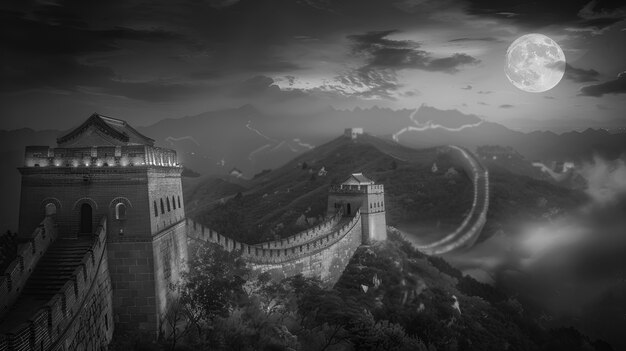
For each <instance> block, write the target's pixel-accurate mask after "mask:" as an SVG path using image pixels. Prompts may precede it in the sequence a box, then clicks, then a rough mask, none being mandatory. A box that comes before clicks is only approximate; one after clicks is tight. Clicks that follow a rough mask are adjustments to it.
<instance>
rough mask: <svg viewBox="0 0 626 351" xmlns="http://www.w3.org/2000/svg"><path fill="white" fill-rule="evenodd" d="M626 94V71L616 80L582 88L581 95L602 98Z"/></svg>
mask: <svg viewBox="0 0 626 351" xmlns="http://www.w3.org/2000/svg"><path fill="white" fill-rule="evenodd" d="M625 93H626V71H624V72H622V73H620V74H618V75H617V78H616V79H613V80H609V81H607V82H604V83H600V84H593V85H587V86H584V87H582V88H580V93H579V95H583V96H595V97H600V96H602V95H604V94H625Z"/></svg>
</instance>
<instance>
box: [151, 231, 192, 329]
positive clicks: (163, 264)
mask: <svg viewBox="0 0 626 351" xmlns="http://www.w3.org/2000/svg"><path fill="white" fill-rule="evenodd" d="M187 256H188V252H187V223H186V222H185V221H181V222H178V223H177V224H176V225H174V226H172V227H170V228H168V229H167V230H165V231H163V232H162V233H160V234H159V235H157V236H155V237H154V239H153V242H152V257H153V260H154V288H153V289H154V291H155V297H156V300H155V308H156V310H155V313H156V315H157V318H159V320H158V321H157V328H158V330H159V331H162V329H163V328H164V326H163V325H162V323H163V320H162V319H163V317H164V315H165V313H166V312H167V309H168V307H169V303H170V301H171V299H172V298H173V297H174V295H175V294H176V292H175V291H173V290H172V289H171V286H172V284H176V283H178V282H180V279H181V275H182V272H183V271H184V270H185V269H186V264H187Z"/></svg>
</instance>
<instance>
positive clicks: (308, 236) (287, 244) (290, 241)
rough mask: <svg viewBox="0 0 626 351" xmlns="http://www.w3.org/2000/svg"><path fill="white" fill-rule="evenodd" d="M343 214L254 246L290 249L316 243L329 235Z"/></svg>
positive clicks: (339, 213)
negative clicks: (281, 237) (296, 232)
mask: <svg viewBox="0 0 626 351" xmlns="http://www.w3.org/2000/svg"><path fill="white" fill-rule="evenodd" d="M342 215H343V214H342V212H341V211H337V213H335V214H334V215H333V216H331V217H330V218H327V219H326V220H325V221H324V222H322V223H320V224H318V225H316V226H314V227H313V228H309V229H307V230H304V231H301V232H300V233H298V234H295V235H292V236H289V237H286V238H284V239H280V240H273V241H266V242H263V243H260V244H256V245H254V246H257V247H260V248H265V249H288V248H292V247H295V246H299V245H302V244H306V243H308V242H311V241H315V240H316V239H317V238H318V237H320V236H324V235H326V234H328V233H329V232H330V231H331V230H332V229H333V228H334V227H335V226H337V224H338V223H339V221H340V220H341V218H342Z"/></svg>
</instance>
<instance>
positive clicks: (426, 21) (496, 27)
mask: <svg viewBox="0 0 626 351" xmlns="http://www.w3.org/2000/svg"><path fill="white" fill-rule="evenodd" d="M0 16H1V23H2V26H3V28H2V31H0V43H1V45H2V50H1V51H2V53H1V54H0V57H2V61H1V66H0V129H15V128H21V127H31V128H35V129H47V128H57V129H64V128H70V127H71V126H72V125H75V124H76V123H78V122H79V121H81V120H83V119H85V118H86V117H87V116H88V115H89V114H91V113H92V112H95V111H97V112H100V113H103V114H108V115H112V116H117V117H120V118H124V119H126V120H129V121H131V122H132V123H134V124H136V125H148V124H151V123H154V122H156V121H158V120H160V119H163V118H177V117H183V116H185V115H194V114H198V113H202V112H205V111H210V110H217V109H222V108H230V107H238V106H241V105H243V104H252V105H254V106H257V107H258V108H259V109H261V110H265V111H267V112H269V113H281V114H306V113H309V112H311V111H314V110H317V109H321V108H326V107H327V106H333V107H335V108H354V107H356V106H360V107H370V106H374V105H378V106H381V107H382V106H384V107H390V108H394V109H399V108H415V107H418V106H420V105H421V104H427V105H430V106H434V107H436V108H439V109H458V110H459V111H461V112H464V113H471V114H476V115H478V116H480V117H483V118H485V119H487V120H490V121H495V122H499V123H502V124H504V125H507V126H511V127H515V128H523V129H530V130H533V129H549V128H552V127H553V126H560V127H559V128H562V127H563V126H568V125H572V126H576V127H579V126H581V125H589V126H594V127H597V126H606V127H611V126H613V127H614V126H625V125H626V115H625V114H624V111H626V99H625V97H626V73H624V72H625V71H626V20H625V19H626V6H624V5H623V2H622V1H599V0H598V1H596V0H592V1H590V0H557V1H527V0H511V1H501V0H376V1H375V0H337V1H331V0H241V1H238V0H158V1H141V0H109V1H99V2H94V1H79V0H67V1H63V0H37V1H34V0H20V1H5V2H2V4H0ZM528 33H542V34H545V35H547V36H549V37H551V38H552V39H554V40H555V41H556V42H557V43H558V44H559V45H560V46H561V47H562V48H563V51H564V52H565V56H566V59H567V63H568V65H567V68H566V74H565V77H564V79H563V80H562V81H561V83H559V85H557V86H556V87H555V88H554V89H552V90H550V91H547V92H545V93H540V94H535V93H527V92H523V91H520V90H518V89H517V88H515V87H514V86H513V85H511V83H509V82H508V80H507V78H506V76H505V74H504V69H503V67H504V60H505V53H506V49H507V47H508V46H509V44H510V43H511V42H513V41H514V40H515V39H516V38H517V37H519V36H521V35H524V34H528ZM381 123H384V121H381Z"/></svg>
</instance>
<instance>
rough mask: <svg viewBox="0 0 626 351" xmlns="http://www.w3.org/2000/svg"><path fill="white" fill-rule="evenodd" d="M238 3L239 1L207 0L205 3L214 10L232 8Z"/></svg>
mask: <svg viewBox="0 0 626 351" xmlns="http://www.w3.org/2000/svg"><path fill="white" fill-rule="evenodd" d="M238 2H239V0H207V3H208V4H209V6H211V7H213V8H216V9H221V8H224V7H228V6H232V5H234V4H236V3H238Z"/></svg>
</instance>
